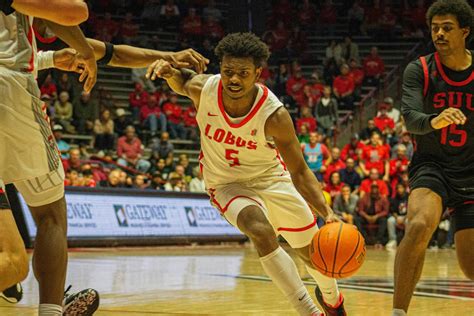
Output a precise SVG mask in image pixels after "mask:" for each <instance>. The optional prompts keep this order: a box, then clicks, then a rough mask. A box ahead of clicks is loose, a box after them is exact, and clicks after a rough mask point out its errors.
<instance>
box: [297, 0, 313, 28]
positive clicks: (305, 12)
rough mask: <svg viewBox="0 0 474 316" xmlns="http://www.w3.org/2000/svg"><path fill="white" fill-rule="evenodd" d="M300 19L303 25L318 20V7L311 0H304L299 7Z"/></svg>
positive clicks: (311, 23) (308, 24) (309, 24)
mask: <svg viewBox="0 0 474 316" xmlns="http://www.w3.org/2000/svg"><path fill="white" fill-rule="evenodd" d="M298 20H299V23H300V24H301V25H303V26H311V25H313V24H314V23H315V21H316V9H315V7H314V5H313V4H312V3H310V2H309V0H304V1H303V4H302V5H301V7H300V8H299V9H298Z"/></svg>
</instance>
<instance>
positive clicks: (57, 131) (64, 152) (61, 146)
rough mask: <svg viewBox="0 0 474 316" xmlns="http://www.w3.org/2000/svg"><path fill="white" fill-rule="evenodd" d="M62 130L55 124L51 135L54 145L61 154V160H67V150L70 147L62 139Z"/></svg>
mask: <svg viewBox="0 0 474 316" xmlns="http://www.w3.org/2000/svg"><path fill="white" fill-rule="evenodd" d="M63 130H64V128H63V127H62V126H61V125H59V124H55V125H54V126H53V135H54V139H55V140H56V144H57V145H58V149H59V151H60V152H61V158H62V159H67V158H69V150H70V148H71V146H69V144H68V143H67V142H65V141H64V140H63V139H62V138H63Z"/></svg>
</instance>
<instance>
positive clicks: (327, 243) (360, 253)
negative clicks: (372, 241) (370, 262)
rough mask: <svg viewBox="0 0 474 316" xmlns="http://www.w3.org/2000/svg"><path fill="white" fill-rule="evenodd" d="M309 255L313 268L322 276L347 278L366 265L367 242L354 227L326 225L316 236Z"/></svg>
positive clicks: (342, 224) (341, 224)
mask: <svg viewBox="0 0 474 316" xmlns="http://www.w3.org/2000/svg"><path fill="white" fill-rule="evenodd" d="M309 255H310V258H311V262H312V263H313V266H314V267H315V268H316V270H318V271H319V272H321V273H322V274H324V275H327V276H328V277H331V278H336V279H341V278H347V277H348V276H351V275H353V274H354V273H356V272H357V270H359V268H360V267H361V266H362V263H364V259H365V240H364V237H362V235H361V233H360V232H359V231H358V230H357V228H355V227H354V226H353V225H349V224H345V223H331V224H326V225H324V226H323V227H322V228H321V229H320V230H319V231H318V232H317V233H316V234H315V235H314V237H313V241H312V242H311V248H310V254H309Z"/></svg>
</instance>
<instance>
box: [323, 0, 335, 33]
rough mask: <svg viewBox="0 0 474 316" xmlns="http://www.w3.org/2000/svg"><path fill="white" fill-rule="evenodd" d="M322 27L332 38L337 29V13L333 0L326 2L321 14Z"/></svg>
mask: <svg viewBox="0 0 474 316" xmlns="http://www.w3.org/2000/svg"><path fill="white" fill-rule="evenodd" d="M319 21H320V27H321V28H322V29H323V30H325V31H327V33H328V34H329V35H330V36H332V35H334V31H335V29H336V22H337V11H336V8H335V7H334V5H333V4H332V1H331V0H326V1H324V4H323V5H322V8H321V11H320V13H319Z"/></svg>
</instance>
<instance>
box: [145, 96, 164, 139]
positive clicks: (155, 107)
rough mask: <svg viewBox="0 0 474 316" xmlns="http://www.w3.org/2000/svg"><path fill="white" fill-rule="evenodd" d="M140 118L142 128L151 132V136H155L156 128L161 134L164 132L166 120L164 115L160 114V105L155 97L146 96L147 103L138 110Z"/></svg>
mask: <svg viewBox="0 0 474 316" xmlns="http://www.w3.org/2000/svg"><path fill="white" fill-rule="evenodd" d="M140 118H141V122H142V125H143V126H146V127H147V128H148V129H149V130H150V131H151V136H152V137H154V136H155V135H156V134H157V131H158V127H160V130H161V133H164V132H166V126H167V123H168V122H167V120H166V115H165V114H164V113H161V109H160V105H159V103H158V100H157V98H156V96H155V95H149V96H148V102H147V103H145V105H143V106H142V107H141V109H140Z"/></svg>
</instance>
